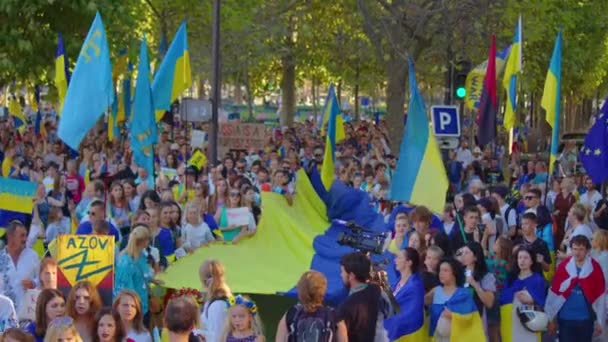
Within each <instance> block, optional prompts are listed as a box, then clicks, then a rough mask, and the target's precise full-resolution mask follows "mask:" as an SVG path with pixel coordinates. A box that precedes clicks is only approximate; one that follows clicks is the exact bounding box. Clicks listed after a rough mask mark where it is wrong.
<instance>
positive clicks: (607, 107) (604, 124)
mask: <svg viewBox="0 0 608 342" xmlns="http://www.w3.org/2000/svg"><path fill="white" fill-rule="evenodd" d="M580 158H581V162H582V163H583V166H584V167H585V170H586V171H587V174H588V175H589V177H591V179H592V180H593V183H595V184H601V183H603V182H604V181H606V179H608V98H607V99H606V100H605V101H604V105H603V106H602V109H601V110H600V112H599V113H598V114H597V115H596V116H595V123H594V124H593V126H591V128H590V129H589V132H588V133H587V136H586V137H585V144H584V145H583V149H582V150H581V152H580Z"/></svg>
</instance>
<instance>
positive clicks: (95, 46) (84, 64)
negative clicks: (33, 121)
mask: <svg viewBox="0 0 608 342" xmlns="http://www.w3.org/2000/svg"><path fill="white" fill-rule="evenodd" d="M113 100H114V87H113V86H112V65H111V64H110V50H109V48H108V41H107V39H106V31H105V29H104V27H103V22H102V21H101V16H100V15H99V12H97V14H96V15H95V20H93V24H92V25H91V28H90V29H89V33H88V34H87V37H86V39H85V40H84V44H82V48H81V50H80V55H79V56H78V60H77V61H76V67H75V68H74V73H73V74H72V77H71V79H70V84H69V86H68V90H67V94H66V96H65V101H64V103H63V110H62V111H63V114H62V115H61V120H59V129H58V130H57V133H58V136H59V138H61V140H63V141H64V142H65V143H66V144H67V145H68V146H70V147H71V148H72V149H74V150H78V146H79V145H80V142H81V141H82V139H83V138H84V136H85V135H86V134H87V133H88V132H89V130H90V129H91V127H93V126H94V125H95V123H96V121H97V119H99V117H100V116H101V115H102V114H103V113H104V112H105V110H106V109H107V108H108V107H110V105H111V104H112V101H113Z"/></svg>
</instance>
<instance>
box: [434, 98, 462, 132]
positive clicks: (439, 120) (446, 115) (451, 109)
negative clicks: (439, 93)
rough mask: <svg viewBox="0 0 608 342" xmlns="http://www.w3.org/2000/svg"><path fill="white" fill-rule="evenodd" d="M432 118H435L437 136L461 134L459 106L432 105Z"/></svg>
mask: <svg viewBox="0 0 608 342" xmlns="http://www.w3.org/2000/svg"><path fill="white" fill-rule="evenodd" d="M431 120H433V132H434V133H435V136H438V137H459V136H460V117H459V116H458V107H457V106H433V107H431Z"/></svg>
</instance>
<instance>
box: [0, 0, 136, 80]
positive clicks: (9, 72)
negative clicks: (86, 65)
mask: <svg viewBox="0 0 608 342" xmlns="http://www.w3.org/2000/svg"><path fill="white" fill-rule="evenodd" d="M97 10H99V11H100V13H101V15H102V18H103V20H104V24H105V28H106V31H107V32H106V33H107V35H108V39H109V42H108V43H109V44H110V48H111V50H112V51H116V52H117V51H118V50H119V47H125V46H128V45H130V44H132V42H133V41H134V40H136V39H137V37H138V36H139V34H140V33H141V31H139V30H138V28H139V26H138V25H139V23H140V15H141V13H142V6H141V4H140V3H139V2H137V1H118V0H95V1H93V0H91V1H85V0H73V1H54V0H28V1H21V0H3V1H0V47H1V48H0V51H2V52H0V85H6V84H9V83H12V82H17V83H22V84H25V83H28V84H33V83H37V84H43V83H52V79H53V77H54V71H53V70H54V63H55V52H56V50H57V35H58V32H61V33H62V34H63V39H64V43H65V47H66V53H67V55H68V59H69V61H70V63H71V65H72V66H73V64H74V63H75V61H76V58H77V56H78V52H79V50H80V47H81V45H82V41H83V40H84V38H85V36H86V34H87V31H88V29H89V26H90V25H91V22H92V20H93V18H94V17H95V12H96V11H97Z"/></svg>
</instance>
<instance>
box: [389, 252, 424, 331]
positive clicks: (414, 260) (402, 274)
mask: <svg viewBox="0 0 608 342" xmlns="http://www.w3.org/2000/svg"><path fill="white" fill-rule="evenodd" d="M395 269H396V270H397V272H398V274H399V279H398V280H397V282H396V283H395V284H394V285H393V286H392V289H393V294H394V295H395V300H396V301H397V305H399V308H400V311H399V313H398V314H397V315H394V316H391V317H389V318H387V319H385V320H384V328H385V329H386V332H387V335H388V338H389V339H390V340H391V341H394V340H397V339H400V338H401V337H404V336H409V337H410V338H412V339H416V336H418V335H420V336H424V334H425V333H426V331H424V329H422V326H423V324H424V284H423V282H422V278H421V277H420V256H419V255H418V252H417V251H416V249H414V248H412V247H407V248H406V249H403V250H400V251H399V252H397V256H396V257H395ZM404 322H407V324H404Z"/></svg>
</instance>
